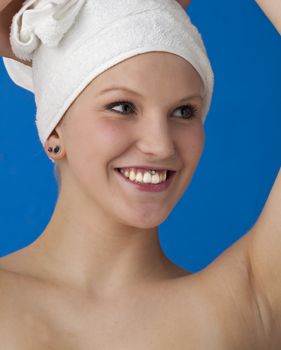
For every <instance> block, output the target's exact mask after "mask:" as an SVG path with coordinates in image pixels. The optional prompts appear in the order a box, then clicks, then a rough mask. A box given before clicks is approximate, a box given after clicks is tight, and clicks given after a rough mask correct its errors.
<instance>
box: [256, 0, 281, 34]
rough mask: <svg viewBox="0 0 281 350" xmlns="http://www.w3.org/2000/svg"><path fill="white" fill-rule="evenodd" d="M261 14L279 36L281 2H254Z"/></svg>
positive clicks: (266, 0)
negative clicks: (263, 14)
mask: <svg viewBox="0 0 281 350" xmlns="http://www.w3.org/2000/svg"><path fill="white" fill-rule="evenodd" d="M256 2H257V4H258V5H259V6H260V7H261V9H262V10H263V12H264V13H265V14H266V15H267V17H268V18H269V19H270V21H271V22H272V24H273V25H274V27H275V28H276V29H277V31H278V32H279V34H280V35H281V1H280V0H256Z"/></svg>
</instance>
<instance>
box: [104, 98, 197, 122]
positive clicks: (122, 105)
mask: <svg viewBox="0 0 281 350" xmlns="http://www.w3.org/2000/svg"><path fill="white" fill-rule="evenodd" d="M116 107H118V108H119V110H118V109H116ZM106 108H107V109H108V110H111V111H114V112H116V113H119V114H131V113H134V112H135V107H134V105H133V104H132V103H131V102H129V101H117V102H114V103H111V104H110V105H108V106H106ZM113 108H115V109H113ZM177 110H181V111H185V113H183V114H181V115H180V118H181V119H187V120H190V119H193V118H195V117H196V116H197V112H198V110H197V107H196V106H195V105H192V104H189V105H184V106H180V107H178V108H177V109H176V111H177Z"/></svg>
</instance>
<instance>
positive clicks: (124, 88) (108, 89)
mask: <svg viewBox="0 0 281 350" xmlns="http://www.w3.org/2000/svg"><path fill="white" fill-rule="evenodd" d="M116 90H121V91H126V92H129V93H131V94H134V95H136V96H139V97H141V98H142V97H143V96H142V95H141V94H140V93H139V92H137V91H134V90H131V89H129V88H126V87H122V86H112V87H110V88H107V89H104V90H101V91H100V93H99V95H104V94H106V93H107V92H110V91H116ZM195 97H199V98H200V99H201V100H203V97H202V96H201V95H200V94H198V93H196V94H191V95H189V96H186V97H184V98H182V99H181V100H180V101H179V103H181V102H182V101H185V100H188V99H191V98H195Z"/></svg>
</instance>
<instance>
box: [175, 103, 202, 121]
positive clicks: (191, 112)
mask: <svg viewBox="0 0 281 350" xmlns="http://www.w3.org/2000/svg"><path fill="white" fill-rule="evenodd" d="M176 110H182V111H187V112H186V113H183V114H182V115H181V118H182V119H193V118H195V117H196V116H197V112H198V109H197V107H196V106H194V105H191V104H190V105H184V106H181V107H179V108H177V109H176Z"/></svg>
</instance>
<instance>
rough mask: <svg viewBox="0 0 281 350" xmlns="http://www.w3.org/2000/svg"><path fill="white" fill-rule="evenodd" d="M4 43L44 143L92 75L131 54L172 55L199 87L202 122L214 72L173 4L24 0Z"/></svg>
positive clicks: (7, 63) (153, 0)
mask: <svg viewBox="0 0 281 350" xmlns="http://www.w3.org/2000/svg"><path fill="white" fill-rule="evenodd" d="M10 41H11V46H12V49H13V52H14V53H15V55H16V56H17V57H19V58H21V59H26V60H32V68H31V67H28V66H26V65H24V64H22V63H20V62H17V61H15V60H12V59H9V58H4V59H3V60H4V64H5V67H6V69H7V71H8V73H9V75H10V77H11V79H12V80H13V81H14V82H15V83H16V84H17V85H19V86H21V87H23V88H25V89H28V90H29V91H32V92H33V93H34V95H35V102H36V107H37V110H36V126H37V129H38V133H39V138H40V140H41V142H42V144H43V146H44V144H45V141H46V140H47V138H48V136H49V135H50V134H51V132H52V131H53V129H54V128H55V127H56V125H57V123H58V122H59V121H60V119H61V118H62V117H63V115H64V113H65V112H66V111H67V109H68V108H69V106H70V105H71V104H72V102H73V101H74V100H75V99H76V97H77V96H78V95H79V94H80V93H81V92H82V91H83V89H84V88H85V87H86V86H87V85H88V84H89V83H90V82H91V81H92V80H93V79H94V78H95V77H97V76H98V75H99V74H101V73H102V72H104V71H105V70H107V69H108V68H110V67H112V66H113V65H115V64H117V63H119V62H121V61H123V60H125V59H127V58H129V57H132V56H135V55H137V54H141V53H145V52H150V51H165V52H170V53H174V54H176V55H179V56H181V57H183V58H184V59H186V60H187V61H188V62H189V63H191V64H192V65H193V67H194V68H195V69H196V70H197V72H198V73H199V75H200V76H201V79H202V81H203V84H204V88H205V90H204V105H203V115H204V116H203V123H204V122H205V119H206V116H207V113H208V111H209V108H210V103H211V98H212V94H213V85H214V74H213V70H212V67H211V64H210V61H209V59H208V56H207V51H206V48H205V45H204V43H203V40H202V37H201V35H200V33H199V32H198V30H197V28H196V27H195V26H194V25H193V24H192V23H191V21H190V18H189V16H188V15H187V13H186V12H185V11H184V9H183V8H182V7H181V5H180V4H178V3H177V1H175V0H27V1H25V2H24V4H23V6H22V8H21V9H20V10H19V12H18V13H17V14H16V15H15V16H14V18H13V21H12V26H11V33H10Z"/></svg>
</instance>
